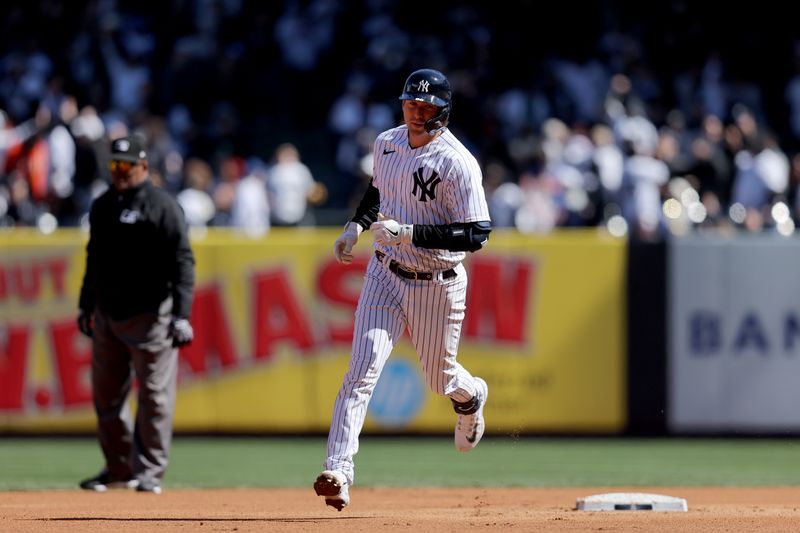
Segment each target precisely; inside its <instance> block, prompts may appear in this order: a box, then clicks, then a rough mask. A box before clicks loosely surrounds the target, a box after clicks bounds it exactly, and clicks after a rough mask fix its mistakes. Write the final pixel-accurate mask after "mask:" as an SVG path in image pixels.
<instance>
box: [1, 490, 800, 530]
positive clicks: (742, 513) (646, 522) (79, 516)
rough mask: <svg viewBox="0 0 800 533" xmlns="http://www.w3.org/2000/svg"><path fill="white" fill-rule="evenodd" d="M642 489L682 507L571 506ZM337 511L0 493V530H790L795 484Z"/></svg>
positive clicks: (307, 498) (365, 504)
mask: <svg viewBox="0 0 800 533" xmlns="http://www.w3.org/2000/svg"><path fill="white" fill-rule="evenodd" d="M605 492H650V493H656V494H667V495H670V496H678V497H681V498H686V500H687V501H688V504H689V511H688V512H685V513H682V512H654V511H610V512H609V511H606V512H589V511H577V510H575V502H576V500H577V498H580V497H584V496H589V495H592V494H598V493H605ZM351 498H352V501H351V505H350V506H349V507H347V508H345V509H344V510H343V511H342V512H337V511H335V510H333V509H332V508H330V507H326V506H325V504H324V503H323V500H322V498H319V497H317V496H315V495H314V491H313V489H311V487H309V488H308V489H225V490H211V489H207V490H190V489H172V490H170V489H169V488H168V487H167V490H165V492H164V493H163V494H161V495H153V494H141V493H135V492H128V491H126V492H119V491H113V492H109V493H104V494H98V493H88V492H81V491H79V490H75V491H51V492H44V491H37V492H33V491H32V492H5V493H0V532H2V533H5V532H15V533H17V532H19V533H28V532H37V533H38V532H69V533H78V532H82V533H86V532H89V533H95V532H101V531H113V532H129V531H136V532H145V531H146V532H150V531H158V532H159V533H173V532H184V533H185V532H191V531H201V532H202V531H207V532H216V531H235V532H251V531H289V532H294V531H298V532H299V531H303V532H309V531H311V532H313V531H324V532H325V533H338V532H342V533H366V532H375V531H407V532H414V533H423V532H424V533H427V532H433V533H446V532H459V533H462V532H464V531H499V530H504V529H509V530H513V531H537V532H551V531H636V532H647V531H693V532H710V531H726V532H740V531H741V532H745V531H746V532H753V531H758V532H759V533H763V532H787V531H800V487H786V488H776V487H746V488H698V487H670V488H666V487H655V488H647V487H635V488H633V487H591V488H554V489H539V488H466V489H465V488H458V489H450V488H403V489H396V488H360V487H357V486H356V487H353V488H352V489H351Z"/></svg>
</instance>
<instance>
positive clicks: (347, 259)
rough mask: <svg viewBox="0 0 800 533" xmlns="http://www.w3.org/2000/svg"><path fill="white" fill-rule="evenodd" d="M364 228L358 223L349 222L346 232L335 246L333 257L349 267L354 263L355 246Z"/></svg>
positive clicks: (340, 236)
mask: <svg viewBox="0 0 800 533" xmlns="http://www.w3.org/2000/svg"><path fill="white" fill-rule="evenodd" d="M362 231H364V228H362V227H361V224H357V223H356V222H348V223H347V224H346V225H345V227H344V231H343V232H342V234H341V235H339V238H338V239H336V242H335V243H334V244H333V255H334V257H336V260H337V261H339V262H340V263H342V264H345V265H349V264H350V263H352V262H353V246H355V244H356V243H357V242H358V236H359V235H361V232H362Z"/></svg>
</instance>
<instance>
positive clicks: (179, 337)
mask: <svg viewBox="0 0 800 533" xmlns="http://www.w3.org/2000/svg"><path fill="white" fill-rule="evenodd" d="M169 332H170V335H172V345H173V346H175V347H177V348H180V347H181V346H188V345H190V344H191V343H192V340H193V339H194V330H193V329H192V325H191V324H190V323H189V321H188V320H186V319H185V318H173V319H172V323H171V324H170V327H169Z"/></svg>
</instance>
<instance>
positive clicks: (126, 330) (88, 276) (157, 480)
mask: <svg viewBox="0 0 800 533" xmlns="http://www.w3.org/2000/svg"><path fill="white" fill-rule="evenodd" d="M109 168H110V171H111V183H112V187H110V188H109V189H108V190H107V191H106V192H105V193H103V194H102V195H101V196H100V197H98V198H97V200H95V201H94V203H93V204H92V207H91V210H90V213H89V223H90V227H91V229H90V234H89V244H88V245H87V247H86V251H87V257H86V272H85V274H84V277H83V286H82V288H81V295H80V304H79V305H80V314H79V316H78V327H79V328H80V330H81V332H83V334H85V335H87V336H89V337H91V338H92V391H93V395H94V408H95V411H96V413H97V431H98V439H99V441H100V447H101V448H102V450H103V455H104V456H105V467H104V468H103V469H102V470H101V472H100V473H99V474H98V475H96V476H95V477H92V478H89V479H86V480H84V481H82V482H81V483H80V487H81V488H83V489H86V490H94V491H98V492H104V491H106V490H108V489H109V488H134V487H135V488H136V490H138V491H141V492H151V493H156V494H160V493H161V480H162V478H163V477H164V472H165V471H166V468H167V461H168V456H169V449H170V443H171V441H172V416H173V411H174V408H175V392H176V382H177V374H178V347H180V346H185V345H187V344H189V343H191V341H192V337H193V332H192V327H191V324H190V323H189V312H190V309H191V306H192V293H193V290H194V256H193V254H192V249H191V247H190V245H189V238H188V235H187V229H186V222H185V220H184V215H183V211H182V210H181V208H180V206H179V205H178V203H177V202H176V201H175V199H174V198H173V197H172V196H170V195H169V194H168V193H167V192H166V191H164V190H162V189H159V188H157V187H155V186H154V185H153V183H152V182H151V181H150V179H149V174H148V164H147V154H146V152H145V146H144V140H143V139H142V138H141V137H139V136H135V135H134V136H129V137H123V138H121V139H116V140H114V141H112V143H111V156H110V161H109ZM134 376H135V377H136V379H137V380H138V408H137V412H136V421H135V423H134V422H133V420H132V418H131V412H130V409H129V408H128V404H127V399H128V394H129V392H130V391H131V387H132V384H133V379H134Z"/></svg>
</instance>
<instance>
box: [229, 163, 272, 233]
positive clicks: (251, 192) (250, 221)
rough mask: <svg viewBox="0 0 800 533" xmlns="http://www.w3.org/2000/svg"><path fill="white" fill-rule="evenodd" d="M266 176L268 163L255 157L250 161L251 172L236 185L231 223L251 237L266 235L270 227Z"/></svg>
mask: <svg viewBox="0 0 800 533" xmlns="http://www.w3.org/2000/svg"><path fill="white" fill-rule="evenodd" d="M266 178H267V167H266V165H265V164H264V163H263V162H261V161H260V160H257V159H253V160H251V161H250V162H249V172H248V173H247V174H246V175H245V177H243V178H242V179H241V180H240V181H239V182H238V184H237V186H236V194H235V195H234V198H233V205H232V206H231V220H230V224H231V226H233V227H234V228H238V229H241V230H243V231H244V232H245V233H246V234H247V235H249V236H251V237H260V236H262V235H265V234H266V233H267V232H269V229H270V206H269V200H268V198H267V187H266V183H265V182H266Z"/></svg>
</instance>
